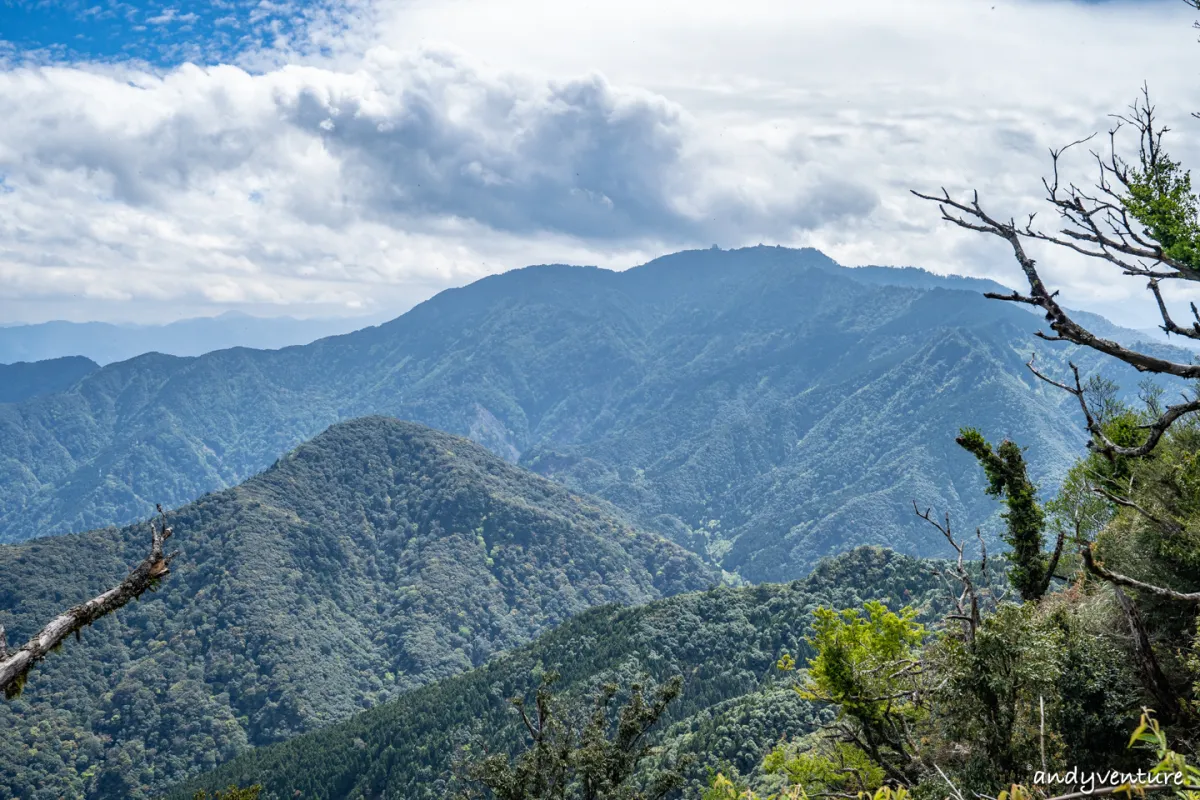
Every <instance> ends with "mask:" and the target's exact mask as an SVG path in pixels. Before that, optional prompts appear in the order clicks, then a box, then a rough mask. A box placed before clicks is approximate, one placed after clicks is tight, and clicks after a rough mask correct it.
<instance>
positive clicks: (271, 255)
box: [0, 0, 1200, 327]
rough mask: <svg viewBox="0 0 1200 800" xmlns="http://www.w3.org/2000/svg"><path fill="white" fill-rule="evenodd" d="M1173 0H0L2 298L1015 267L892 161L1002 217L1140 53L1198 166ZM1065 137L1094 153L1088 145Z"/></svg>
mask: <svg viewBox="0 0 1200 800" xmlns="http://www.w3.org/2000/svg"><path fill="white" fill-rule="evenodd" d="M1197 16H1200V12H1197V11H1195V10H1194V9H1191V8H1189V7H1187V6H1186V5H1185V4H1184V3H1183V2H1181V1H1180V0H1110V1H1109V2H1102V3H1085V2H1079V1H1078V0H839V2H836V3H833V2H827V1H825V2H817V1H816V0H790V1H788V2H781V1H779V0H773V1H772V2H767V1H766V0H738V1H737V2H705V1H704V0H687V1H686V2H684V1H683V0H656V2H645V0H637V1H636V2H635V1H634V0H608V2H605V3H594V2H584V1H583V0H555V2H543V1H542V0H504V1H503V2H499V1H498V0H491V1H490V2H485V1H484V0H327V2H317V3H304V2H289V1H288V0H283V1H282V2H271V1H270V0H262V2H245V1H244V0H221V1H220V2H212V3H202V2H199V3H192V4H171V3H164V2H121V1H120V0H92V1H91V2H74V0H65V1H63V2H49V0H36V1H35V2H28V1H27V0H0V119H3V120H4V123H3V125H0V323H13V322H38V321H44V320H48V319H73V320H81V321H82V320H105V321H116V322H129V321H139V322H156V321H168V320H172V319H178V318H182V317H194V316H202V315H211V314H218V313H222V312H225V311H230V310H236V311H242V312H246V313H252V314H260V315H282V314H287V315H291V316H330V315H346V316H350V315H370V316H372V317H378V316H379V315H380V314H386V313H393V312H394V313H395V314H399V313H402V312H403V311H405V310H406V309H407V308H409V307H411V306H412V305H413V304H414V303H416V302H419V301H421V300H424V299H426V298H427V297H429V296H431V295H432V294H434V293H436V292H437V291H440V290H441V289H444V288H447V287H450V286H460V285H463V284H466V283H469V282H471V281H473V280H476V279H478V278H480V277H483V276H485V275H488V274H492V273H496V272H502V271H505V270H509V269H513V268H517V267H521V266H525V265H528V264H537V263H571V264H595V265H599V266H604V267H610V268H614V269H624V268H628V267H631V266H634V265H637V264H640V263H644V262H645V261H648V260H649V259H651V258H654V257H656V256H659V255H662V254H665V253H669V252H674V251H677V250H681V249H686V248H695V247H708V246H710V245H712V244H716V245H718V246H720V247H722V248H732V247H740V246H746V245H754V244H758V243H763V244H782V245H786V246H812V247H817V248H820V249H821V250H823V251H824V252H826V253H827V254H829V255H830V256H832V257H833V258H835V259H837V260H838V261H840V262H841V263H844V264H847V265H861V264H884V265H913V266H920V267H924V268H926V269H930V270H932V271H935V272H940V273H957V274H965V275H976V276H981V277H989V278H993V279H996V280H999V281H1001V282H1004V283H1007V284H1009V285H1020V284H1019V273H1018V272H1017V269H1016V266H1015V263H1014V262H1013V260H1012V256H1011V253H1010V252H1009V251H1007V250H1006V245H1005V244H1004V243H1003V242H1002V241H1000V240H998V239H995V238H994V237H985V236H983V235H981V234H974V233H970V232H967V231H961V230H957V229H955V228H953V227H952V226H950V225H949V224H947V223H944V222H942V221H940V220H939V218H938V212H937V209H936V207H934V206H933V205H931V204H929V203H926V202H923V201H920V200H918V199H916V198H914V197H913V196H912V195H911V194H909V190H910V189H918V190H922V191H927V192H937V191H939V189H940V187H942V186H944V187H945V188H946V189H948V190H949V191H950V192H951V193H952V194H955V195H956V196H963V195H964V194H965V193H966V192H968V191H970V190H972V189H978V190H979V192H980V197H981V200H982V202H983V203H984V205H985V207H986V208H988V209H989V210H991V211H992V212H993V213H995V214H996V215H997V216H1002V217H1009V216H1016V217H1018V218H1023V217H1024V216H1025V215H1026V214H1028V213H1030V212H1034V211H1040V212H1041V213H1040V215H1039V217H1038V219H1039V220H1042V221H1044V222H1045V223H1046V224H1047V225H1049V226H1053V223H1054V218H1053V213H1052V212H1051V210H1050V209H1049V208H1048V207H1047V206H1046V204H1045V203H1044V200H1043V196H1044V192H1043V190H1042V187H1041V178H1042V177H1043V176H1044V175H1046V174H1047V172H1048V168H1049V158H1048V149H1049V148H1051V147H1056V146H1061V145H1063V144H1065V143H1067V142H1069V141H1072V140H1075V139H1078V138H1080V137H1081V136H1085V135H1087V134H1089V133H1092V132H1097V131H1098V132H1101V133H1103V132H1105V131H1107V130H1108V128H1109V127H1110V126H1111V124H1112V122H1113V120H1112V118H1111V116H1110V115H1111V114H1114V113H1119V112H1122V111H1124V110H1125V109H1126V108H1127V106H1128V105H1129V103H1131V102H1132V101H1133V100H1134V98H1135V97H1136V96H1137V93H1138V91H1139V90H1140V88H1141V86H1142V84H1143V82H1146V83H1147V84H1148V85H1149V87H1150V91H1151V93H1152V98H1153V99H1154V101H1155V104H1156V105H1157V107H1158V110H1159V113H1160V115H1161V117H1162V119H1163V120H1164V121H1166V122H1167V123H1168V124H1169V125H1170V127H1171V128H1172V132H1171V133H1169V134H1168V135H1167V139H1166V140H1165V144H1166V146H1167V148H1168V150H1170V152H1171V153H1172V154H1173V155H1175V156H1176V157H1178V158H1181V159H1182V160H1183V161H1184V163H1185V164H1200V144H1197V142H1200V139H1197V137H1196V136H1195V135H1194V134H1195V133H1196V132H1197V130H1200V128H1198V127H1197V126H1200V120H1197V119H1193V118H1192V117H1191V112H1192V111H1193V110H1200V81H1198V80H1197V78H1198V72H1200V44H1198V43H1197V31H1196V30H1195V29H1194V28H1193V21H1194V19H1195V18H1196V17H1197ZM1104 141H1105V140H1104V138H1103V137H1101V138H1100V139H1097V140H1096V142H1097V143H1098V144H1103V143H1104ZM1134 144H1135V142H1134V141H1133V140H1131V139H1130V138H1129V137H1125V138H1124V139H1121V138H1118V146H1122V147H1129V146H1132V145H1134ZM1064 166H1065V168H1066V169H1067V170H1068V174H1069V176H1070V177H1071V178H1073V179H1075V180H1076V181H1077V182H1079V183H1081V184H1083V185H1090V184H1091V183H1092V182H1093V180H1094V177H1095V176H1094V164H1093V163H1092V162H1091V161H1090V158H1089V156H1088V154H1087V152H1086V151H1085V150H1080V151H1079V152H1077V153H1076V154H1075V156H1074V157H1073V158H1072V159H1070V160H1068V161H1067V162H1066V164H1065V165H1064ZM1034 250H1035V255H1037V256H1038V257H1039V258H1040V259H1041V264H1042V268H1043V271H1044V273H1045V276H1046V278H1047V279H1048V281H1049V282H1050V283H1051V284H1052V285H1053V286H1054V287H1055V288H1058V289H1060V290H1061V291H1062V294H1063V297H1064V298H1065V299H1066V300H1067V301H1068V303H1069V304H1070V305H1073V306H1074V307H1081V308H1087V309H1089V310H1094V311H1098V312H1099V313H1103V314H1105V315H1106V316H1108V317H1110V318H1111V319H1114V320H1115V321H1117V322H1120V323H1122V324H1126V325H1131V326H1134V327H1149V326H1150V325H1153V324H1154V323H1155V312H1154V307H1153V304H1152V302H1151V301H1150V298H1149V297H1147V296H1146V295H1145V291H1144V286H1143V285H1142V283H1141V282H1139V281H1136V280H1133V279H1131V278H1128V277H1124V276H1121V275H1120V274H1119V273H1117V272H1116V271H1115V270H1114V269H1111V268H1108V267H1107V265H1103V264H1098V263H1090V262H1088V261H1087V260H1086V259H1083V258H1081V257H1070V256H1069V255H1068V254H1064V253H1059V252H1056V251H1050V250H1044V248H1042V249H1039V248H1034ZM1171 297H1172V300H1173V302H1175V303H1183V302H1184V301H1186V300H1188V299H1190V298H1191V297H1192V295H1189V294H1186V293H1182V292H1176V293H1175V294H1174V295H1172V296H1171ZM1184 310H1185V309H1184V308H1183V307H1182V306H1181V308H1180V311H1179V313H1178V314H1177V318H1178V317H1182V316H1184V314H1183V311H1184Z"/></svg>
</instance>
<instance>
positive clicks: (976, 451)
mask: <svg viewBox="0 0 1200 800" xmlns="http://www.w3.org/2000/svg"><path fill="white" fill-rule="evenodd" d="M955 441H956V442H958V444H959V446H961V447H962V448H963V449H964V450H966V451H967V452H969V453H970V454H971V455H973V456H975V458H976V459H978V460H979V463H980V464H981V465H982V466H983V471H984V474H985V475H986V476H987V480H988V485H987V493H988V494H990V495H992V496H993V497H1003V498H1004V503H1005V505H1006V506H1007V507H1008V510H1007V511H1006V512H1005V513H1004V515H1003V516H1004V521H1005V522H1006V523H1007V532H1006V533H1005V535H1004V537H1003V538H1004V542H1005V543H1006V544H1007V545H1008V546H1009V548H1011V549H1010V551H1009V552H1008V554H1007V557H1008V560H1009V563H1010V564H1011V566H1010V568H1009V571H1008V579H1009V581H1010V582H1011V583H1012V585H1013V588H1015V589H1016V590H1017V591H1018V592H1019V593H1020V595H1021V599H1022V600H1036V599H1038V598H1039V597H1041V596H1042V595H1043V594H1045V592H1046V589H1047V587H1048V584H1049V578H1048V576H1047V575H1046V572H1047V569H1048V568H1049V564H1048V561H1047V557H1046V554H1045V553H1043V552H1042V547H1043V545H1044V544H1045V542H1044V537H1043V536H1042V530H1043V528H1044V527H1045V516H1044V514H1043V513H1042V507H1041V506H1040V505H1039V504H1038V501H1037V487H1036V486H1034V484H1033V482H1032V481H1031V480H1029V476H1028V474H1027V472H1026V466H1025V455H1024V453H1022V452H1021V448H1020V447H1018V446H1017V444H1016V442H1012V441H1009V440H1008V439H1005V440H1004V441H1003V442H1001V443H1000V446H999V447H998V448H996V450H993V449H992V446H991V445H990V444H989V443H988V441H987V440H986V439H984V438H983V434H982V433H980V432H979V431H977V430H975V429H974V428H963V429H962V431H961V432H960V433H959V435H958V438H957V439H955Z"/></svg>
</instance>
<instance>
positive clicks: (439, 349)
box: [0, 247, 1176, 580]
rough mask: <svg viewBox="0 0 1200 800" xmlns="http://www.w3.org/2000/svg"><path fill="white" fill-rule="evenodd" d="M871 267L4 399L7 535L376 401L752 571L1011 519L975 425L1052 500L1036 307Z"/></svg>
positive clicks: (523, 306)
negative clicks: (921, 519)
mask: <svg viewBox="0 0 1200 800" xmlns="http://www.w3.org/2000/svg"><path fill="white" fill-rule="evenodd" d="M861 269H863V268H846V267H839V266H837V265H836V263H835V262H833V261H832V260H831V259H829V258H828V257H826V256H824V255H822V254H820V253H818V252H817V251H812V250H801V251H795V250H788V249H785V248H767V247H760V248H748V249H745V250H739V251H688V252H684V253H679V254H673V255H670V256H665V257H663V258H661V259H656V260H655V261H653V262H650V263H648V264H646V265H643V266H640V267H636V268H633V269H630V270H626V271H624V272H614V271H610V270H602V269H599V268H595V267H591V268H584V267H561V266H553V265H551V266H540V267H528V268H524V269H522V270H514V271H512V272H509V273H505V274H503V275H497V276H491V277H488V278H485V279H482V280H480V281H478V282H476V283H474V284H471V285H470V286H467V287H462V288H458V289H453V290H447V291H446V292H443V293H441V294H439V295H437V296H436V297H434V298H431V299H430V300H428V301H425V302H424V303H421V304H419V305H417V306H416V307H414V308H413V309H412V310H411V311H409V312H408V313H406V314H404V315H402V316H401V317H398V318H397V319H395V320H392V321H390V322H388V323H385V324H383V325H380V326H376V327H372V328H367V329H364V330H361V331H357V332H354V333H350V334H345V335H340V336H335V337H330V338H326V339H321V340H318V341H317V342H314V343H312V344H310V345H305V346H298V347H289V348H284V349H282V350H278V351H255V350H246V349H235V350H226V351H218V352H215V353H209V354H206V355H204V356H200V357H197V358H194V359H190V360H170V359H167V358H166V357H161V358H158V359H149V358H147V357H142V358H140V359H134V360H132V361H129V362H121V363H119V364H114V365H110V366H108V367H105V368H104V369H102V370H100V371H98V372H97V373H94V374H93V375H90V376H88V377H87V378H85V379H84V380H83V381H81V382H80V383H79V384H78V385H77V386H75V387H73V388H72V389H71V390H69V391H67V392H63V393H60V394H57V395H51V396H47V397H42V398H36V399H34V400H32V401H27V402H26V403H23V404H20V405H17V406H0V540H14V539H19V538H25V537H27V536H30V535H38V534H50V533H58V532H63V531H67V530H72V529H75V530H78V529H84V528H88V527H95V526H98V525H103V524H107V523H110V522H115V521H121V520H128V519H130V518H132V517H134V516H136V515H137V514H141V513H145V511H146V510H147V508H148V500H147V499H144V498H149V497H152V496H153V497H155V498H161V499H163V500H165V501H167V502H169V503H181V502H184V501H186V500H188V499H190V498H192V497H195V496H197V495H199V494H200V493H202V492H204V491H209V490H212V489H215V488H219V487H220V486H223V485H230V484H232V483H235V482H236V481H238V480H241V479H242V478H244V477H246V476H247V475H249V474H251V473H253V472H254V471H256V470H259V469H262V468H264V467H265V466H267V465H268V464H270V463H271V461H272V460H273V459H274V458H275V457H277V455H278V454H279V453H281V452H284V451H285V450H287V449H288V448H289V447H292V446H294V445H296V444H297V443H298V442H299V441H301V440H303V438H306V437H309V436H312V435H314V434H315V433H316V432H317V431H319V430H321V429H322V428H323V427H325V426H328V425H330V424H332V423H334V422H336V421H338V420H339V419H345V418H350V417H356V416H363V415H368V414H373V413H386V414H390V415H395V416H402V417H405V418H408V419H414V420H418V421H420V422H422V423H423V424H427V425H430V426H432V427H436V428H439V429H442V430H448V431H451V432H453V433H457V434H462V435H467V436H470V437H471V438H473V439H474V440H476V441H478V442H480V443H482V444H484V445H485V446H487V447H488V448H490V449H491V450H492V451H493V452H496V453H499V454H501V455H503V456H504V457H505V458H507V459H509V460H511V461H520V462H521V463H523V464H525V465H527V466H530V467H533V468H535V469H537V470H539V471H543V472H545V474H547V475H549V476H551V477H553V478H554V479H556V480H559V481H562V482H564V483H565V484H566V485H568V486H571V487H573V488H574V489H576V490H578V491H583V492H586V493H589V494H594V495H599V496H603V497H606V498H607V499H608V500H610V501H612V502H614V503H616V504H617V505H618V506H619V507H621V508H622V509H624V511H625V512H627V513H629V514H631V515H633V516H634V517H635V518H636V519H637V521H638V522H639V524H641V525H643V526H646V527H652V528H654V529H655V530H657V531H659V532H660V533H663V534H666V535H669V536H671V537H672V538H673V539H674V540H675V541H677V542H680V543H682V544H684V545H685V546H687V547H689V548H690V549H692V550H693V551H695V552H697V553H702V554H704V555H705V556H706V557H707V558H710V559H712V560H714V561H716V562H718V563H720V564H721V565H722V567H723V568H725V569H727V570H729V571H739V572H742V573H743V574H744V577H747V578H749V579H753V580H781V579H789V578H792V577H796V576H798V575H802V574H804V573H805V572H806V571H807V570H808V569H809V568H811V566H812V564H813V563H815V561H816V560H817V559H818V558H820V557H821V556H822V555H826V554H829V553H832V552H835V551H836V550H837V549H839V548H843V547H850V546H853V545H856V544H863V543H871V542H874V543H881V542H885V541H886V542H894V543H897V546H899V547H902V548H904V549H905V550H907V551H908V552H912V553H915V554H920V553H923V552H927V548H928V547H931V546H933V543H931V542H930V541H929V539H928V536H927V534H926V532H924V531H923V530H921V527H920V525H919V524H917V522H918V521H916V520H912V519H909V518H908V516H907V514H908V513H910V512H911V503H912V500H914V499H916V500H918V501H919V502H921V503H922V504H929V505H937V506H938V507H940V508H944V510H946V511H950V512H951V513H953V514H954V515H955V516H956V517H961V518H965V519H967V520H970V521H971V523H972V524H974V523H978V522H983V523H984V524H985V527H988V526H989V525H992V526H994V524H995V523H996V521H997V517H996V515H997V512H998V507H997V505H996V504H994V503H992V502H991V501H990V500H989V499H987V498H986V497H984V496H983V493H982V491H981V490H982V480H981V478H980V476H979V475H978V470H977V468H976V467H975V466H974V465H973V464H972V463H971V460H970V458H969V456H967V455H966V454H963V453H959V452H957V448H955V447H954V445H953V437H954V435H955V434H956V433H957V429H958V427H959V426H961V425H963V424H974V425H978V426H980V427H982V428H983V429H984V431H985V433H987V434H988V435H992V436H1004V435H1006V434H1008V433H1010V432H1013V431H1026V430H1032V431H1037V432H1038V436H1037V437H1034V438H1035V440H1034V441H1033V442H1032V445H1033V447H1032V449H1031V464H1032V467H1033V469H1034V471H1035V477H1037V479H1039V480H1040V481H1042V482H1043V483H1044V485H1045V487H1046V488H1047V490H1049V491H1052V490H1053V487H1054V482H1055V481H1056V480H1057V477H1056V476H1058V475H1061V474H1062V472H1063V470H1065V467H1066V465H1067V464H1068V463H1069V462H1070V460H1071V458H1072V457H1073V453H1074V452H1076V449H1077V447H1078V445H1079V444H1080V443H1081V442H1082V440H1083V435H1082V427H1081V426H1080V424H1079V422H1080V421H1079V420H1077V419H1076V416H1077V414H1078V411H1077V409H1076V408H1074V407H1073V406H1072V404H1071V403H1070V402H1069V400H1070V398H1069V397H1068V396H1067V395H1065V394H1063V393H1059V392H1056V391H1055V390H1054V389H1052V388H1051V387H1047V386H1044V385H1041V384H1040V383H1039V382H1038V381H1036V379H1034V378H1033V377H1032V376H1031V375H1030V374H1029V373H1028V370H1027V369H1026V368H1025V361H1027V360H1028V355H1029V351H1030V350H1031V349H1033V348H1034V346H1035V340H1034V339H1033V337H1032V336H1031V334H1032V332H1033V330H1034V329H1036V327H1037V323H1036V317H1033V316H1031V315H1030V314H1028V313H1026V312H1025V311H1024V310H1023V309H1019V308H1014V307H1012V305H1011V304H1004V303H1000V302H996V301H989V300H986V299H984V298H983V297H981V296H980V295H978V294H977V293H974V292H968V291H963V290H960V289H944V288H933V289H929V288H911V287H909V288H905V287H891V286H880V285H869V284H867V283H863V282H861V281H856V280H854V278H853V276H854V273H856V272H857V271H858V270H861ZM863 274H867V273H863ZM873 274H874V275H875V277H873V278H872V279H871V280H873V281H876V282H877V281H878V275H879V274H882V273H879V272H877V273H873ZM905 275H906V276H907V277H905V280H909V281H910V282H911V280H912V275H911V274H908V273H905ZM921 280H927V278H921ZM928 280H932V278H928ZM1036 347H1037V349H1038V352H1039V361H1040V362H1041V363H1044V364H1045V366H1046V368H1047V369H1049V370H1051V371H1055V370H1065V369H1066V364H1065V361H1066V359H1067V358H1068V357H1075V358H1077V359H1078V361H1079V364H1080V366H1081V368H1082V369H1083V370H1084V372H1085V373H1087V374H1090V373H1091V372H1094V371H1097V370H1100V371H1103V372H1104V374H1105V375H1107V376H1109V377H1112V378H1114V379H1116V380H1118V381H1120V382H1122V383H1124V384H1125V386H1126V389H1127V390H1131V389H1132V388H1133V385H1135V384H1136V382H1137V380H1139V378H1138V376H1137V375H1136V374H1135V373H1134V372H1133V370H1131V369H1127V370H1122V368H1115V367H1113V366H1112V365H1109V364H1106V363H1105V361H1104V359H1101V358H1098V357H1095V356H1094V355H1091V354H1088V353H1076V354H1075V355H1071V353H1072V351H1070V350H1069V349H1067V348H1065V347H1063V346H1061V345H1059V344H1056V343H1042V342H1036ZM1161 347H1162V348H1163V349H1162V352H1170V353H1174V352H1176V351H1174V350H1171V349H1170V348H1166V347H1165V346H1161ZM918 373H919V374H918ZM943 383H949V384H952V385H953V386H954V387H955V388H954V390H953V392H951V393H950V394H948V395H947V394H945V393H946V389H945V387H943V386H942V385H941V384H943ZM935 395H938V396H939V399H938V400H937V402H935V401H934V396H935ZM947 398H949V401H950V402H943V401H945V400H946V399H947ZM826 417H828V419H825V421H824V422H822V420H823V419H824V418H826ZM835 418H836V419H839V420H841V422H840V423H838V425H833V424H832V423H833V420H834V419H835ZM906 420H907V422H905V421H906ZM916 421H921V425H920V427H921V430H918V431H916V432H915V433H912V432H910V431H909V428H910V427H911V426H912V425H913V424H914V423H915V422H916ZM839 430H840V431H843V432H844V435H845V436H846V437H847V438H846V439H845V441H842V442H838V441H836V439H837V436H838V435H840V434H839V433H838V431H839ZM1042 434H1044V436H1043V435H1042ZM864 467H865V468H866V471H865V472H864V470H863V469H862V468H864ZM817 475H826V476H828V481H823V479H822V480H818V479H817V478H816V477H815V476H817ZM166 476H170V480H167V479H166ZM826 483H828V485H826ZM847 486H854V487H855V488H856V492H857V495H856V497H857V498H859V500H858V502H860V503H861V502H862V500H861V498H866V497H874V498H876V499H877V500H878V503H879V508H876V509H873V510H872V513H870V514H868V515H866V516H864V517H863V518H862V519H864V520H868V521H867V522H863V523H862V524H855V525H854V526H853V527H851V528H849V529H847V528H846V527H845V526H844V524H843V522H844V518H842V517H840V516H839V515H838V508H836V507H835V506H834V505H832V504H831V502H827V500H828V497H832V495H830V494H829V491H830V487H847ZM841 496H844V497H845V496H848V495H846V494H845V493H844V492H843V494H842V495H841ZM748 497H755V498H757V504H756V505H754V506H747V505H746V504H745V502H744V498H748ZM989 520H990V522H989ZM739 541H741V544H740V545H739V544H738V542H739ZM752 542H759V545H761V546H765V545H766V544H767V543H768V542H769V543H770V545H771V547H773V548H775V551H774V552H775V556H776V557H772V558H765V557H761V558H760V557H755V556H754V554H753V553H752V552H750V551H749V550H747V548H748V547H749V546H750V543H752ZM759 545H755V547H758V546H759ZM779 548H782V549H779ZM731 554H732V555H731ZM771 562H774V563H771Z"/></svg>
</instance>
